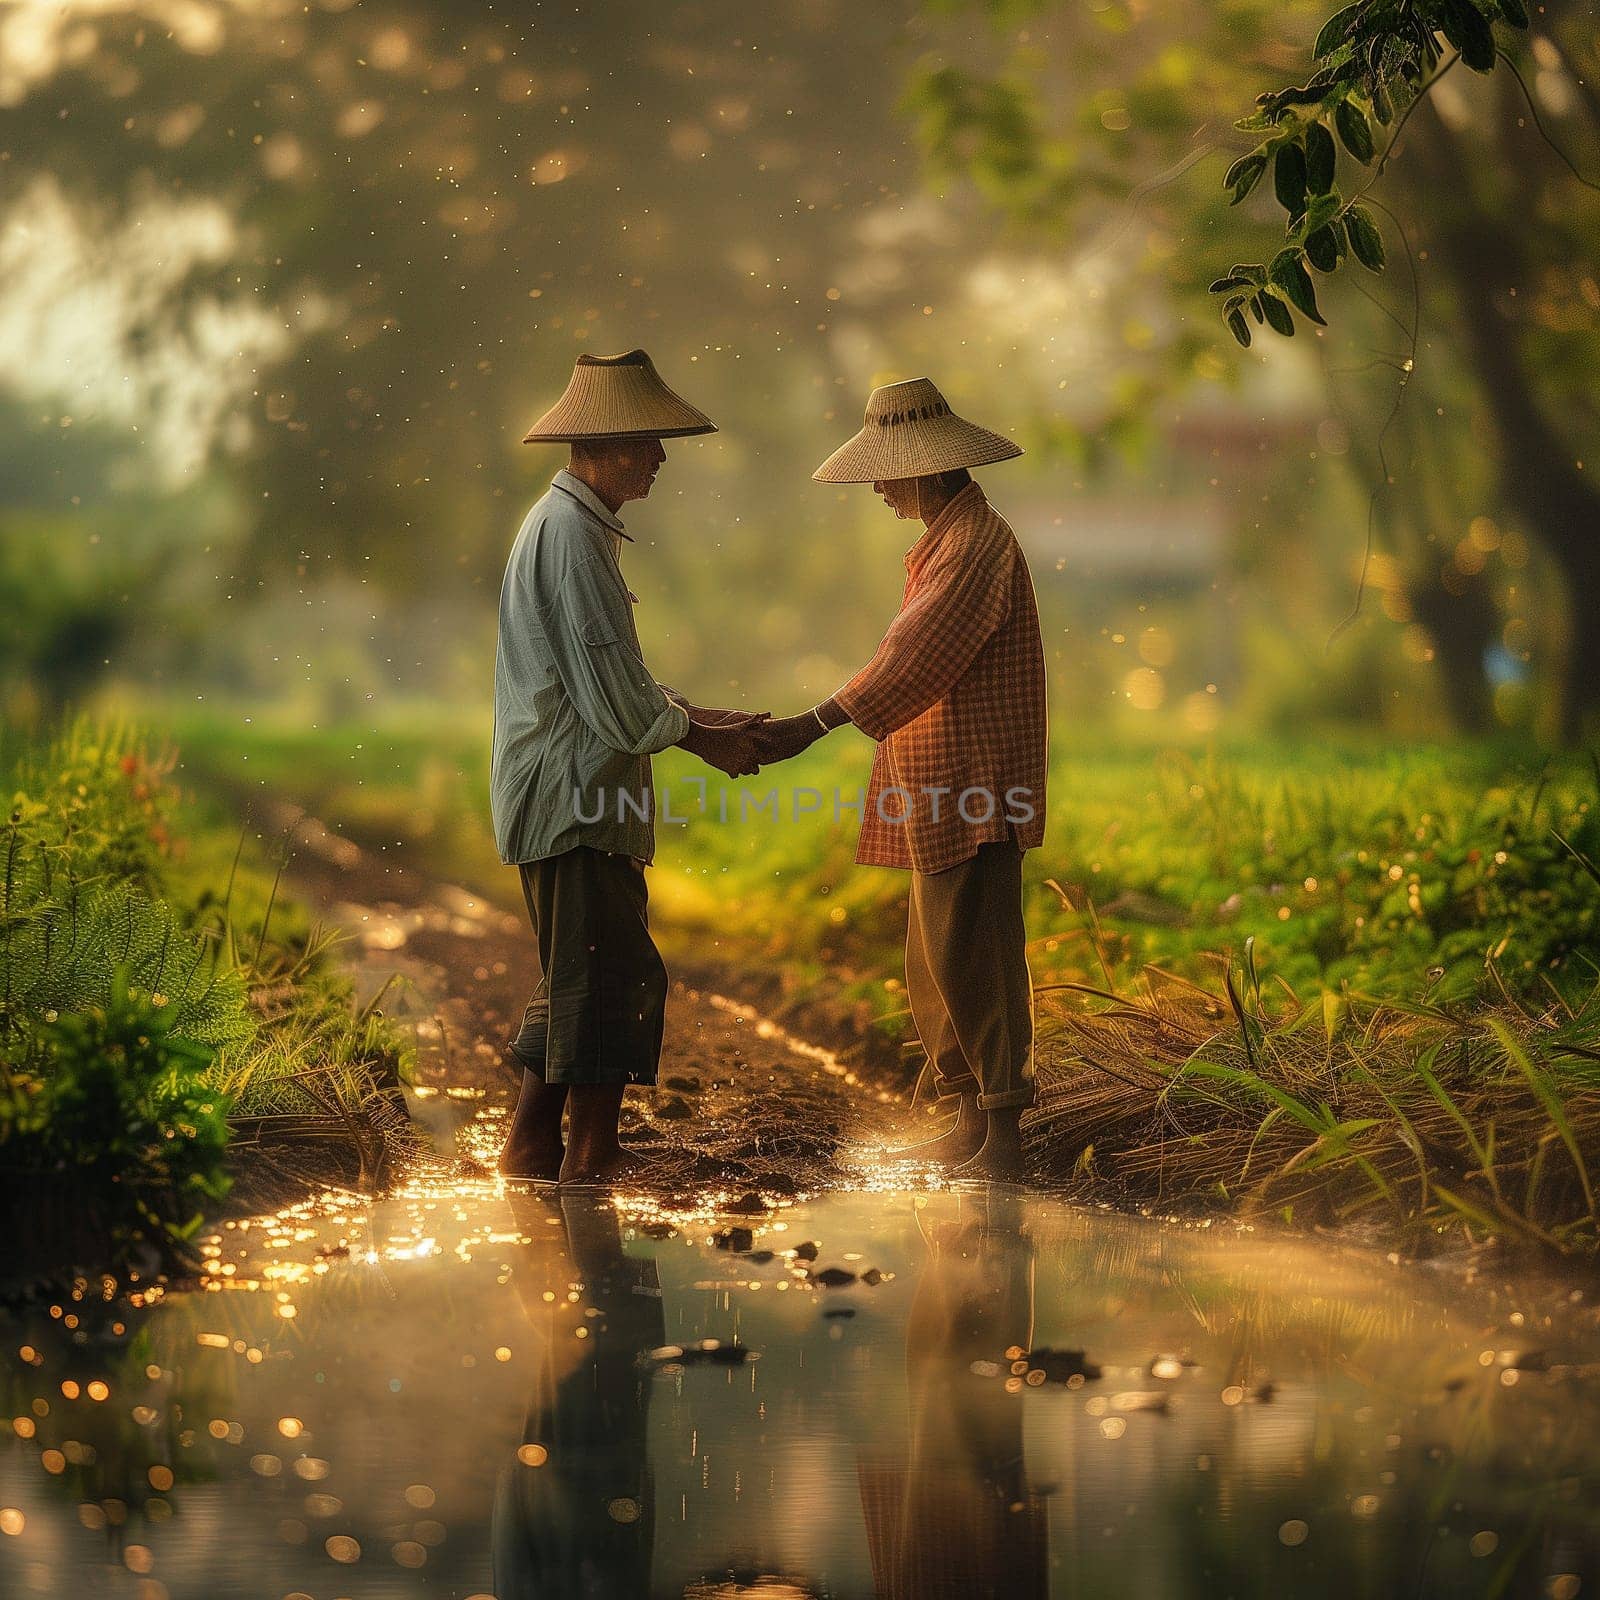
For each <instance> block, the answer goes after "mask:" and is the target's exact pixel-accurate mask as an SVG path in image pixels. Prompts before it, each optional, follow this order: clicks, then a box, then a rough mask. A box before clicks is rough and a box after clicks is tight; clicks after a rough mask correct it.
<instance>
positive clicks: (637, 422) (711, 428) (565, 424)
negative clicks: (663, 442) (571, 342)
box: [522, 350, 717, 444]
mask: <svg viewBox="0 0 1600 1600" xmlns="http://www.w3.org/2000/svg"><path fill="white" fill-rule="evenodd" d="M716 431H717V425H716V424H715V423H714V422H713V421H712V420H711V418H710V417H708V416H707V415H706V414H705V413H704V412H703V411H696V410H695V408H694V407H693V406H692V405H690V404H689V402H688V401H687V400H685V399H683V398H682V397H681V396H680V395H675V394H674V393H673V392H672V390H670V389H669V388H668V387H667V386H666V384H664V383H663V382H662V381H661V375H660V374H659V373H658V372H657V371H656V369H655V364H654V363H653V362H652V361H651V359H650V357H649V356H647V355H646V354H645V353H644V351H643V350H630V351H628V353H627V354H626V355H621V356H579V357H578V364H577V365H576V366H575V367H574V368H573V369H572V381H571V382H570V383H569V384H568V385H567V392H566V393H565V394H564V395H562V397H561V398H560V399H559V400H557V401H556V403H555V404H554V405H553V406H551V407H550V409H549V410H548V411H547V412H545V414H544V415H543V416H542V417H540V418H539V420H538V421H537V422H536V423H534V425H533V426H532V427H531V428H529V429H528V432H527V435H526V437H525V438H524V439H523V441H522V442H523V443H524V444H570V443H572V442H573V441H574V440H579V439H683V438H687V437H688V436H689V435H690V434H695V433H715V432H716Z"/></svg>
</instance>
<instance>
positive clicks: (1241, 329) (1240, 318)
mask: <svg viewBox="0 0 1600 1600" xmlns="http://www.w3.org/2000/svg"><path fill="white" fill-rule="evenodd" d="M1228 332H1229V333H1231V334H1232V335H1233V336H1234V338H1235V339H1237V340H1238V341H1239V343H1240V344H1241V345H1243V346H1244V348H1245V349H1246V350H1248V349H1249V348H1250V324H1249V323H1248V322H1246V321H1245V320H1244V313H1243V312H1241V311H1230V312H1229V313H1228Z"/></svg>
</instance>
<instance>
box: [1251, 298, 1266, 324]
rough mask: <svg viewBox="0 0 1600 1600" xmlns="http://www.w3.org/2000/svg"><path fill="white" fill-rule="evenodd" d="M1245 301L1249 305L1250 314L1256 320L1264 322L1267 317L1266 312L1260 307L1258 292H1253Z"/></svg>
mask: <svg viewBox="0 0 1600 1600" xmlns="http://www.w3.org/2000/svg"><path fill="white" fill-rule="evenodd" d="M1247 303H1248V305H1249V307H1250V315H1251V316H1252V317H1254V318H1255V319H1256V321H1257V322H1265V321H1266V319H1267V314H1266V312H1264V311H1263V310H1262V309H1261V296H1260V295H1258V294H1253V295H1251V296H1250V299H1249V301H1248V302H1247Z"/></svg>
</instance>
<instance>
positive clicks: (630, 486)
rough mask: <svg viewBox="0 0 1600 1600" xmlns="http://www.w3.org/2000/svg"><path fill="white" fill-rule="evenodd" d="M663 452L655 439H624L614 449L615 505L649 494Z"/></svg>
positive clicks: (665, 455) (664, 458) (659, 467)
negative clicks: (616, 501)
mask: <svg viewBox="0 0 1600 1600" xmlns="http://www.w3.org/2000/svg"><path fill="white" fill-rule="evenodd" d="M666 459H667V452H666V451H665V450H663V449H662V448H661V441H660V440H659V439H624V440H621V441H619V442H618V444H617V445H616V455H615V458H614V471H615V477H614V480H613V482H614V485H615V493H616V496H617V500H618V503H619V504H620V503H621V502H622V501H625V500H643V499H644V497H645V496H646V495H647V494H649V493H650V489H651V486H652V485H653V484H654V483H655V481H656V474H657V473H658V472H659V471H660V470H661V463H662V462H663V461H665V460H666Z"/></svg>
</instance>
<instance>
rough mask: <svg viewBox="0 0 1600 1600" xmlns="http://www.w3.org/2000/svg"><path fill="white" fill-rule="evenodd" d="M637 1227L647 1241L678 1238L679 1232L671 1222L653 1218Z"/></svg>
mask: <svg viewBox="0 0 1600 1600" xmlns="http://www.w3.org/2000/svg"><path fill="white" fill-rule="evenodd" d="M636 1226H637V1227H638V1230H639V1232H640V1233H642V1234H643V1235H644V1236H645V1238H647V1239H676V1238H677V1236H678V1230H677V1229H676V1228H674V1227H673V1226H672V1224H671V1223H670V1222H663V1221H661V1220H660V1219H659V1218H654V1217H652V1218H650V1219H649V1220H648V1221H645V1222H641V1223H638V1224H636Z"/></svg>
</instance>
